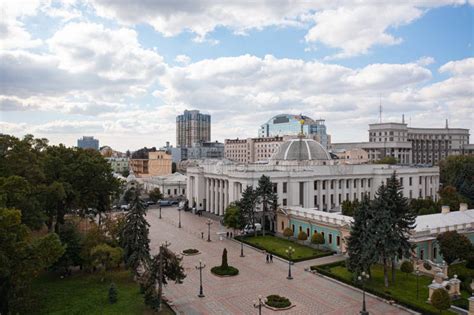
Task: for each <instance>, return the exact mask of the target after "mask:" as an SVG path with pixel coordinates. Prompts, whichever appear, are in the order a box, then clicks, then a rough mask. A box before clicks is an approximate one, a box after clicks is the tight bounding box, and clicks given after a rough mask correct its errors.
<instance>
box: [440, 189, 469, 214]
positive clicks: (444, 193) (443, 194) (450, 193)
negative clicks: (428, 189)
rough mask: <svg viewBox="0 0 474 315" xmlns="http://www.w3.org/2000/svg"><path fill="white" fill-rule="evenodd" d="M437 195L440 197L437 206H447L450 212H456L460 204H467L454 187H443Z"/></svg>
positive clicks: (466, 200) (467, 201)
mask: <svg viewBox="0 0 474 315" xmlns="http://www.w3.org/2000/svg"><path fill="white" fill-rule="evenodd" d="M438 194H439V197H440V199H439V204H440V205H441V206H449V208H450V210H451V211H456V210H458V209H459V204H460V203H463V202H465V203H469V200H468V199H467V198H465V197H464V196H462V195H461V194H459V193H458V191H457V190H456V187H454V186H445V187H443V188H441V189H440V190H439V192H438Z"/></svg>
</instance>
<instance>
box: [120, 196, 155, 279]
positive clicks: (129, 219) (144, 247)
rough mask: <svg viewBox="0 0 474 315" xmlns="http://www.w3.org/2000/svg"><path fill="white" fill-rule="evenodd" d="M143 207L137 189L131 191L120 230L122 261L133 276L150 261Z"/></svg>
mask: <svg viewBox="0 0 474 315" xmlns="http://www.w3.org/2000/svg"><path fill="white" fill-rule="evenodd" d="M145 215H146V212H145V207H144V206H143V204H142V202H141V200H140V190H139V188H136V189H133V197H132V201H131V207H130V211H129V212H128V214H127V216H126V218H125V225H124V228H123V230H122V248H123V249H124V261H125V264H126V265H127V267H128V268H132V270H133V271H134V273H135V275H137V276H138V275H139V273H140V272H139V268H140V266H141V267H143V268H146V264H147V263H148V262H149V260H150V239H149V237H148V227H149V226H150V225H149V224H148V222H147V221H146V219H145Z"/></svg>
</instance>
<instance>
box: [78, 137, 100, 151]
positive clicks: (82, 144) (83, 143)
mask: <svg viewBox="0 0 474 315" xmlns="http://www.w3.org/2000/svg"><path fill="white" fill-rule="evenodd" d="M77 147H78V148H81V149H94V150H99V140H97V139H94V137H86V136H84V137H82V139H77Z"/></svg>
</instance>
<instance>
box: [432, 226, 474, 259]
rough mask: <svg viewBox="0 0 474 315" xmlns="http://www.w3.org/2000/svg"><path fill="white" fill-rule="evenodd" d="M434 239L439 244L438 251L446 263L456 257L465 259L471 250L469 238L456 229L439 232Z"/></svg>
mask: <svg viewBox="0 0 474 315" xmlns="http://www.w3.org/2000/svg"><path fill="white" fill-rule="evenodd" d="M436 240H437V241H438V244H439V251H440V253H441V255H443V259H444V260H445V261H446V262H447V263H448V265H450V264H452V263H453V262H454V261H456V260H457V259H466V258H467V257H468V256H469V254H470V253H471V252H472V251H473V246H472V244H471V241H470V240H469V238H467V237H466V236H465V235H463V234H459V233H458V232H457V231H447V232H444V233H442V234H439V235H438V237H437V238H436Z"/></svg>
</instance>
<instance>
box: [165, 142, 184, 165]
mask: <svg viewBox="0 0 474 315" xmlns="http://www.w3.org/2000/svg"><path fill="white" fill-rule="evenodd" d="M160 150H162V151H166V152H168V153H170V154H171V159H172V160H173V163H179V162H181V161H183V160H186V159H187V158H188V156H187V148H175V147H173V146H172V145H170V142H169V141H166V145H165V146H163V147H161V148H160Z"/></svg>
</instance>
